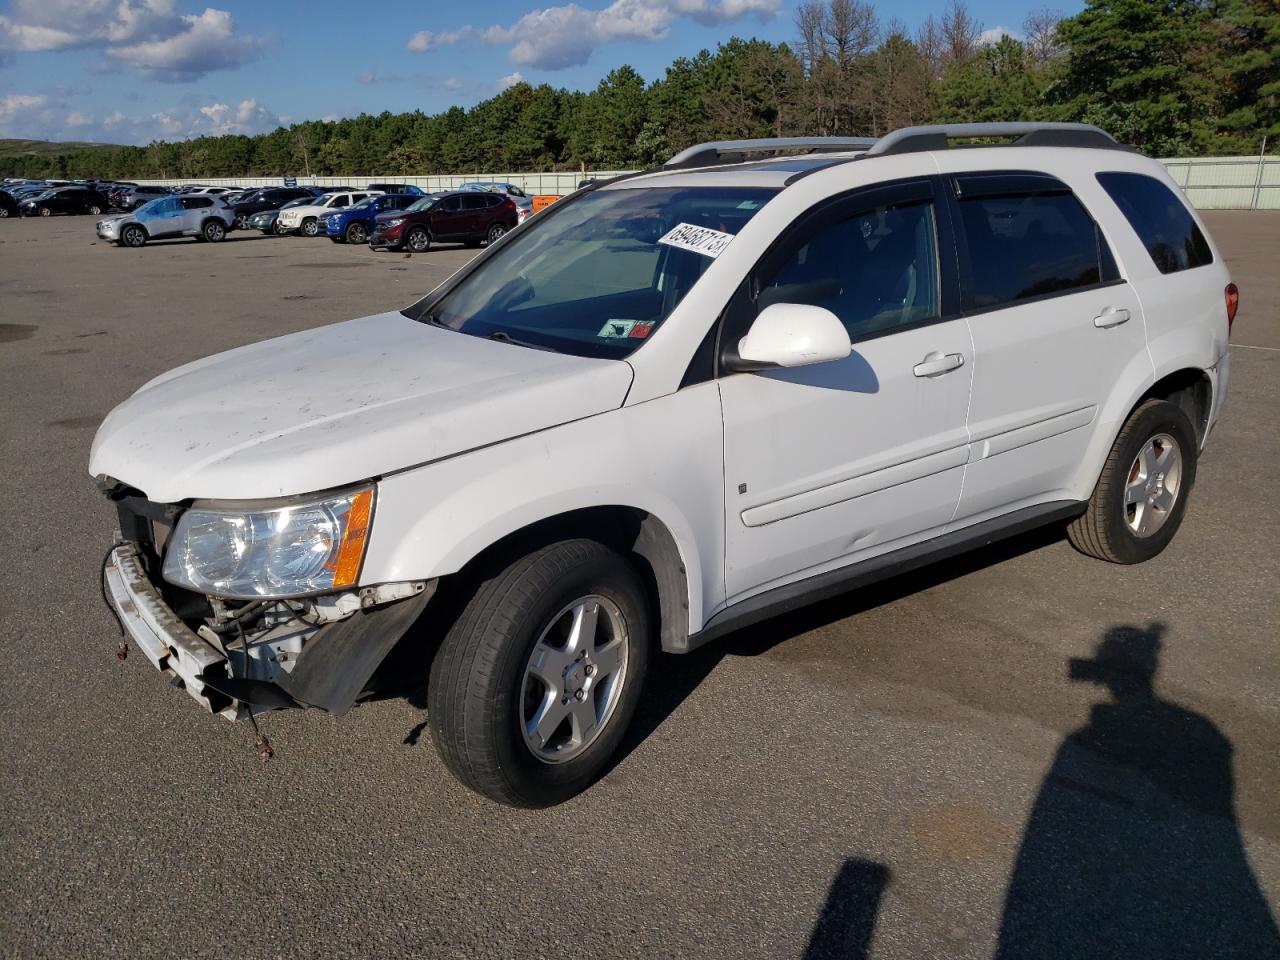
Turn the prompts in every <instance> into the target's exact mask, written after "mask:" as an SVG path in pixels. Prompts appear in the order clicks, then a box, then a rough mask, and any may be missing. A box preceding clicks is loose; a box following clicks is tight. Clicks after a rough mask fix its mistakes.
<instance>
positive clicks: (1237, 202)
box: [138, 156, 1280, 210]
mask: <svg viewBox="0 0 1280 960" xmlns="http://www.w3.org/2000/svg"><path fill="white" fill-rule="evenodd" d="M1163 163H1164V165H1165V166H1166V167H1168V169H1169V173H1170V175H1171V176H1172V177H1173V179H1174V180H1175V181H1176V182H1177V183H1178V184H1179V185H1180V186H1181V187H1182V189H1183V190H1185V191H1186V194H1187V197H1188V199H1190V201H1191V203H1192V204H1193V205H1195V206H1196V207H1198V208H1199V209H1201V210H1217V209H1233V210H1280V157H1261V156H1258V157H1188V158H1176V159H1172V160H1164V161H1163ZM629 172H630V171H627V170H593V171H590V172H588V173H579V172H576V171H569V172H566V173H460V174H457V175H454V176H431V177H406V176H400V175H390V174H388V175H385V176H359V177H298V184H299V185H301V186H317V187H346V186H351V187H363V186H364V185H365V184H368V183H379V182H384V183H411V184H413V185H414V186H418V187H421V188H422V189H423V190H426V191H428V192H433V191H437V190H450V189H453V188H454V187H457V186H459V185H460V184H463V183H467V182H470V181H480V182H498V183H514V184H515V185H516V186H518V187H520V188H521V189H522V190H524V191H525V192H526V193H528V194H531V195H536V194H546V195H555V196H564V195H565V194H568V193H572V192H573V191H574V190H575V189H577V186H578V184H579V183H580V182H581V181H582V180H584V179H587V178H596V179H602V180H603V179H607V178H609V177H616V176H618V175H619V174H622V173H629ZM138 182H139V183H151V184H160V185H163V186H177V185H178V184H182V183H191V182H193V181H191V180H140V181H138ZM199 182H200V183H203V184H206V185H208V186H211V187H252V186H259V185H263V184H268V183H270V184H280V183H283V182H284V181H283V180H282V179H280V178H278V177H230V178H226V177H224V178H221V179H218V178H215V179H212V180H201V181H199Z"/></svg>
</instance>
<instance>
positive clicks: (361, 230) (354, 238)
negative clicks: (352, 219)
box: [343, 223, 369, 243]
mask: <svg viewBox="0 0 1280 960" xmlns="http://www.w3.org/2000/svg"><path fill="white" fill-rule="evenodd" d="M343 238H344V239H345V240H346V241H347V243H364V242H365V241H366V240H368V239H369V231H368V230H366V229H365V226H364V224H363V223H352V224H348V226H347V229H346V232H345V233H344V234H343Z"/></svg>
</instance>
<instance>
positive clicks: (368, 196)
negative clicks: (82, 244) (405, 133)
mask: <svg viewBox="0 0 1280 960" xmlns="http://www.w3.org/2000/svg"><path fill="white" fill-rule="evenodd" d="M0 187H2V188H3V189H0V216H53V215H55V214H78V213H87V214H92V215H95V216H102V215H103V214H109V215H107V216H105V217H103V218H102V219H101V220H99V221H98V222H97V224H96V231H97V235H98V236H99V237H100V238H101V239H104V240H108V241H110V242H113V243H117V244H119V245H121V246H129V247H140V246H143V245H145V244H146V243H147V242H148V241H149V240H156V239H164V238H172V237H195V238H197V239H200V240H205V241H210V242H217V241H219V240H222V239H223V238H224V237H226V235H227V234H228V233H230V232H231V231H232V230H249V229H253V230H258V231H260V232H262V233H264V234H271V235H284V234H298V235H300V236H304V237H328V238H329V239H330V240H331V241H333V242H334V243H347V244H368V245H369V247H370V248H372V249H375V250H377V249H383V250H409V251H411V252H415V253H421V252H424V251H426V250H429V249H430V248H431V245H432V244H434V243H464V244H467V245H468V246H479V245H480V244H481V243H493V242H494V241H496V240H497V239H498V238H500V237H501V236H502V235H503V234H505V233H506V232H507V231H508V230H511V229H513V228H514V227H516V226H517V225H518V224H520V223H521V222H523V221H524V220H525V219H526V218H527V217H529V216H531V215H532V212H533V201H532V199H531V198H530V197H529V196H528V195H527V194H526V193H525V192H524V191H523V190H521V189H520V188H519V187H518V186H516V185H515V184H512V183H483V182H479V181H473V182H468V183H464V184H462V185H461V186H460V187H458V188H457V189H456V190H449V191H443V192H438V193H424V192H423V191H422V189H421V188H419V187H416V186H413V185H411V184H404V183H371V184H369V185H368V186H367V187H364V188H363V189H360V188H355V187H314V186H292V187H285V186H263V187H249V188H242V189H232V188H229V187H211V186H205V185H201V184H189V185H187V186H183V187H177V188H173V187H165V186H156V185H150V184H135V183H127V182H117V181H112V182H107V181H85V182H77V183H51V182H49V181H39V182H35V181H21V182H9V181H6V182H4V183H3V184H0Z"/></svg>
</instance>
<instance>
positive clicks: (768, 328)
mask: <svg viewBox="0 0 1280 960" xmlns="http://www.w3.org/2000/svg"><path fill="white" fill-rule="evenodd" d="M852 351H853V347H852V346H851V345H850V343H849V331H847V330H846V329H845V328H844V324H843V323H841V322H840V320H839V319H838V318H837V317H836V315H835V314H834V313H832V312H831V311H830V310H827V309H826V308H824V307H814V306H810V305H809V304H805V303H775V304H771V305H770V306H767V307H765V308H764V310H762V311H761V312H760V316H758V317H756V320H755V323H753V324H751V329H750V330H748V331H747V335H746V336H745V337H743V338H742V339H741V340H740V341H738V356H740V357H741V358H742V359H743V360H745V361H747V363H748V364H750V365H751V366H752V367H756V368H758V367H759V366H778V367H804V366H808V365H809V364H811V363H826V362H827V361H828V360H843V359H844V358H845V357H847V356H848V355H849V354H850V353H851V352H852Z"/></svg>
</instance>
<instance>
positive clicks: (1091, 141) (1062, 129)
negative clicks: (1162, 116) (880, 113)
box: [862, 122, 1132, 157]
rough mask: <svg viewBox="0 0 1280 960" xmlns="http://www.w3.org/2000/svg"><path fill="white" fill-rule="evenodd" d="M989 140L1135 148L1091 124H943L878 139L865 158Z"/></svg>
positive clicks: (1030, 144)
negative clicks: (1008, 139) (984, 139)
mask: <svg viewBox="0 0 1280 960" xmlns="http://www.w3.org/2000/svg"><path fill="white" fill-rule="evenodd" d="M986 137H1005V138H1014V139H1013V143H1011V144H1009V146H1015V147H1092V148H1094V149H1103V150H1131V149H1132V148H1131V147H1126V146H1125V145H1124V144H1121V143H1117V142H1116V140H1115V138H1114V137H1112V136H1111V134H1109V133H1107V132H1106V131H1105V130H1103V129H1102V128H1100V127H1095V126H1094V125H1093V124H1091V123H1023V122H1016V123H943V124H936V125H933V126H924V127H903V128H902V129H901V130H895V131H893V132H892V133H889V134H886V135H885V136H883V137H881V138H880V139H879V140H877V141H876V142H875V145H874V146H872V147H870V148H869V149H868V150H867V151H866V152H865V153H864V154H862V156H863V157H883V156H889V155H892V154H899V153H922V152H924V151H926V150H946V149H947V148H948V147H949V146H950V141H952V140H972V139H977V138H986Z"/></svg>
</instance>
